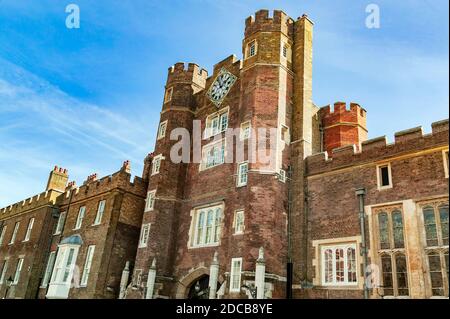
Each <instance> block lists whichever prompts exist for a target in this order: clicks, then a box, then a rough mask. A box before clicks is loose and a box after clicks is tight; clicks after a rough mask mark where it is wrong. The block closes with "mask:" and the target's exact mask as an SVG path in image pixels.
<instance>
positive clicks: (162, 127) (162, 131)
mask: <svg viewBox="0 0 450 319" xmlns="http://www.w3.org/2000/svg"><path fill="white" fill-rule="evenodd" d="M167 122H168V121H164V122H162V123H161V124H159V129H158V140H160V139H162V138H164V137H165V136H166V131H167Z"/></svg>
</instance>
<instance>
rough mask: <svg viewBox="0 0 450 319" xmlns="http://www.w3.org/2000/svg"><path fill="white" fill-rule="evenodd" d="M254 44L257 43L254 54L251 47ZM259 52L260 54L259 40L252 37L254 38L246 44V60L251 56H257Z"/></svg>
mask: <svg viewBox="0 0 450 319" xmlns="http://www.w3.org/2000/svg"><path fill="white" fill-rule="evenodd" d="M253 44H254V45H255V47H254V52H253V54H251V48H252V45H253ZM257 54H258V41H257V40H256V39H252V40H250V41H248V42H247V44H246V46H245V59H244V60H247V59H250V58H252V57H254V56H256V55H257Z"/></svg>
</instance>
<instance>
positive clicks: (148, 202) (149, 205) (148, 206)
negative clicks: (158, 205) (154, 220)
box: [145, 190, 156, 212]
mask: <svg viewBox="0 0 450 319" xmlns="http://www.w3.org/2000/svg"><path fill="white" fill-rule="evenodd" d="M155 197H156V190H154V191H150V192H148V193H147V198H146V199H145V211H146V212H150V211H152V210H153V209H154V208H155Z"/></svg>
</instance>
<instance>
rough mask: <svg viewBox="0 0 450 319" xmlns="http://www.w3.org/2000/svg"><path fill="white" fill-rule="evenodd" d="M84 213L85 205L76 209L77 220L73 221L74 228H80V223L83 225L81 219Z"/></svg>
mask: <svg viewBox="0 0 450 319" xmlns="http://www.w3.org/2000/svg"><path fill="white" fill-rule="evenodd" d="M85 213H86V207H85V206H81V207H80V210H79V211H78V217H77V221H76V223H75V228H74V230H77V229H80V228H81V225H83V219H84V215H85Z"/></svg>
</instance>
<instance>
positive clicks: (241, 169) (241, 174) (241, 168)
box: [237, 162, 248, 187]
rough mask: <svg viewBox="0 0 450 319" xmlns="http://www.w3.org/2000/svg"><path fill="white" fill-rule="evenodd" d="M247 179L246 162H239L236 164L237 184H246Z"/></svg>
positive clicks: (239, 185)
mask: <svg viewBox="0 0 450 319" xmlns="http://www.w3.org/2000/svg"><path fill="white" fill-rule="evenodd" d="M247 180H248V162H245V163H240V164H239V165H238V176H237V186H238V187H241V186H245V185H247Z"/></svg>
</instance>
